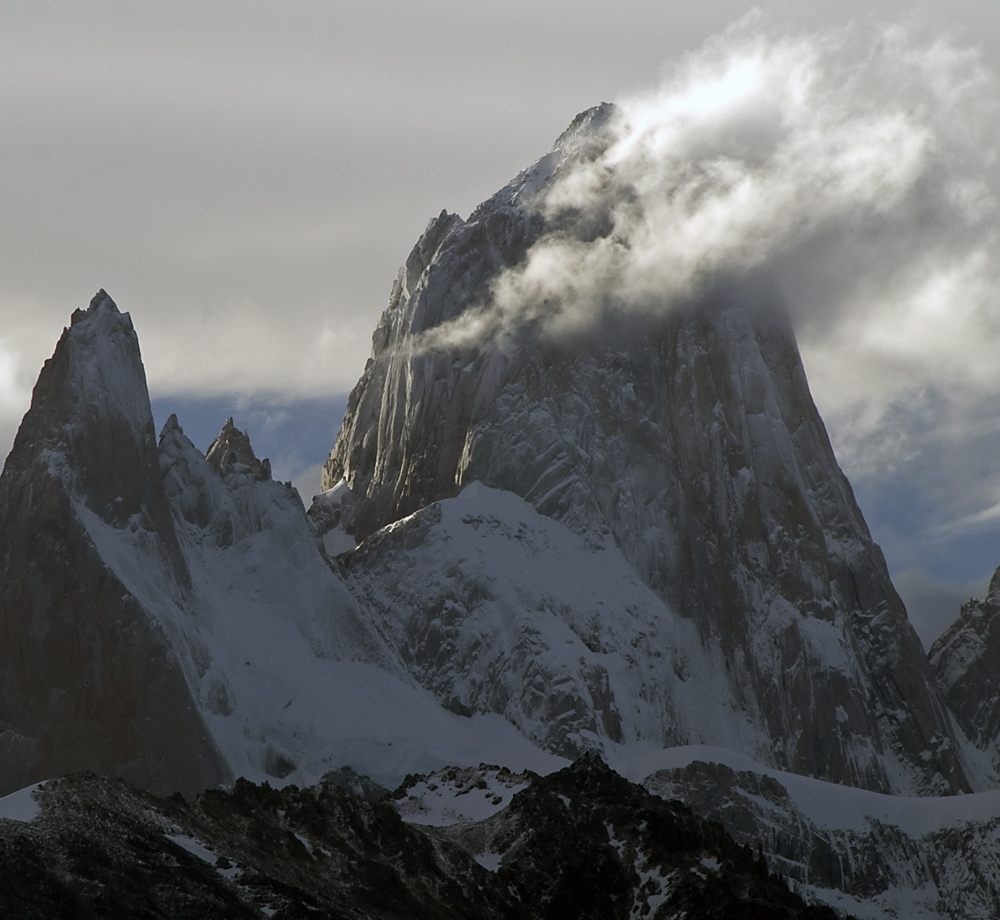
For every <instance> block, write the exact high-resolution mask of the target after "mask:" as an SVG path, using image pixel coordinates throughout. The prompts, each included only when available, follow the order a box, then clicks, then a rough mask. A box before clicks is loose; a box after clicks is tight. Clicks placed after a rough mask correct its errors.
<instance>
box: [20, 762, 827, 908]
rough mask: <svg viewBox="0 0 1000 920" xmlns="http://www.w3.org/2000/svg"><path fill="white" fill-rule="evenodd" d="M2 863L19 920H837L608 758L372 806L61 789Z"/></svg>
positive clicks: (467, 780) (296, 792)
mask: <svg viewBox="0 0 1000 920" xmlns="http://www.w3.org/2000/svg"><path fill="white" fill-rule="evenodd" d="M486 789H488V790H489V792H488V794H487V795H482V794H480V791H481V790H486ZM432 790H433V791H432ZM428 799H433V800H434V801H435V803H436V804H438V805H440V803H441V802H442V801H450V802H452V803H453V804H454V805H455V806H457V807H458V808H460V809H461V808H465V809H466V811H467V810H468V807H467V806H468V804H469V800H470V799H475V805H476V810H477V812H478V813H477V816H476V817H475V818H464V820H462V821H461V822H460V823H458V824H457V825H453V826H451V827H441V826H437V824H438V822H437V820H436V816H435V815H434V814H428V813H427V811H426V810H425V809H424V808H423V806H424V803H425V802H426V801H427V800H428ZM571 804H572V807H570V806H571ZM4 819H6V820H4ZM0 862H2V864H3V867H4V885H2V886H0V914H2V915H3V916H4V917H5V918H16V920H29V918H32V920H33V918H46V920H47V918H50V917H54V916H58V917H60V918H67V920H69V918H73V920H77V918H79V920H88V918H97V917H111V916H114V917H139V916H143V917H145V916H149V917H152V916H157V917H162V916H169V917H172V918H188V917H190V918H203V917H220V918H223V917H224V918H263V917H283V918H298V917H316V918H331V920H333V918H337V920H347V918H350V920H393V918H400V920H402V918H425V920H450V918H454V920H459V918H469V917H477V918H482V920H507V918H510V920H513V918H518V920H561V918H565V917H574V918H580V920H584V918H595V920H598V918H599V920H614V918H623V920H624V918H630V917H637V916H657V917H664V916H669V917H676V916H682V915H683V916H689V917H695V916H705V917H708V916H726V917H732V918H746V920H752V918H764V917H767V918H774V920H795V918H801V920H832V918H833V916H834V915H833V913H832V911H830V910H828V909H824V908H820V907H808V906H806V905H805V904H804V903H803V902H802V900H801V899H800V898H798V897H796V896H795V895H793V894H792V893H791V892H790V891H789V890H788V888H787V886H786V885H785V883H784V881H783V880H782V879H780V878H779V877H777V876H772V875H770V874H769V873H768V871H767V869H766V867H765V866H763V864H762V863H761V861H760V860H758V859H756V858H755V857H754V856H753V854H752V852H751V851H750V850H749V849H748V848H745V847H739V846H737V845H736V844H734V843H733V842H732V840H730V839H729V838H728V837H727V836H726V835H725V834H724V832H723V831H722V830H721V828H719V826H718V825H715V824H711V823H709V822H705V821H702V820H700V819H698V818H696V817H695V816H694V815H692V814H691V813H690V812H689V811H688V810H687V809H685V808H684V807H683V806H682V805H680V804H679V803H676V802H674V803H668V802H664V801H663V800H662V799H660V798H658V797H656V796H653V795H650V794H649V793H648V792H646V791H645V790H643V789H642V788H641V787H639V786H635V785H632V784H630V783H628V782H626V781H625V780H624V779H622V778H621V777H620V776H618V775H617V774H615V773H613V772H612V771H611V770H609V769H608V768H607V767H606V766H604V765H603V764H601V763H600V762H599V761H596V760H583V761H581V762H580V763H579V764H576V765H574V766H573V767H569V768H566V769H564V770H561V771H559V772H558V773H555V774H553V775H551V776H549V777H544V778H542V777H538V776H535V775H533V774H511V773H509V772H508V771H506V770H499V769H498V768H496V767H493V768H489V767H483V768H480V769H477V770H467V771H455V770H452V771H446V772H445V773H443V774H438V775H432V776H414V777H410V778H409V781H408V783H407V785H405V786H404V787H401V788H400V789H399V790H397V792H396V793H395V794H394V797H390V798H386V799H383V800H381V801H378V802H374V803H372V802H366V801H364V800H363V799H361V798H358V797H356V796H353V795H351V794H350V793H348V792H345V791H344V790H342V789H340V788H337V787H336V786H335V785H333V784H329V783H322V784H320V785H318V786H315V787H312V788H309V789H298V788H296V787H294V786H291V787H287V788H286V789H284V790H280V791H279V790H275V789H272V788H271V787H269V786H267V785H263V786H257V785H254V784H252V783H249V782H247V781H246V780H242V779H241V780H239V781H237V783H236V784H235V786H234V787H233V789H232V790H231V791H229V792H220V791H213V792H210V793H207V794H205V795H204V796H201V797H200V798H198V799H197V801H194V802H186V801H184V800H183V799H178V798H177V797H174V798H172V799H157V798H155V797H153V796H151V795H149V794H148V793H141V792H139V791H137V790H134V789H131V788H129V787H128V786H126V785H125V784H124V783H122V782H120V781H119V782H115V781H111V780H108V779H105V778H100V777H96V776H94V775H92V774H90V775H88V774H84V775H77V776H71V777H65V778H62V779H59V780H53V781H51V782H48V783H45V784H42V785H41V786H40V787H38V788H34V789H29V790H26V791H25V792H24V793H23V794H19V795H18V796H17V798H16V799H15V800H13V801H8V800H3V799H0ZM654 912H655V913H654Z"/></svg>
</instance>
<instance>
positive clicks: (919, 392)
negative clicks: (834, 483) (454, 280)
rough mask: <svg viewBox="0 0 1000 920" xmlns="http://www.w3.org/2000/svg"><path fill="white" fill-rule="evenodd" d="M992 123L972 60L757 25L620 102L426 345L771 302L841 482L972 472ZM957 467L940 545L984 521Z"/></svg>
mask: <svg viewBox="0 0 1000 920" xmlns="http://www.w3.org/2000/svg"><path fill="white" fill-rule="evenodd" d="M998 126H1000V84H998V81H997V78H996V76H995V75H994V74H993V73H992V72H991V71H990V70H989V69H988V68H987V67H986V66H985V64H984V62H983V60H982V58H981V56H980V55H979V54H978V53H977V52H975V51H973V50H971V49H970V48H967V47H963V46H960V45H958V44H955V43H952V42H949V41H948V40H945V39H943V38H940V37H937V36H934V37H931V38H927V37H926V36H922V35H921V34H920V33H919V32H918V31H916V30H915V29H911V28H904V27H901V26H889V27H866V28H862V27H850V28H842V29H829V30H825V31H820V32H814V33H792V32H788V31H781V30H774V29H770V28H769V27H767V26H766V25H765V24H764V23H763V19H762V17H759V16H751V17H749V18H748V19H746V20H744V21H743V22H742V23H740V24H738V25H737V26H735V27H733V28H732V29H730V30H728V31H727V32H725V33H724V34H722V35H721V36H719V37H718V38H716V39H714V40H712V41H710V42H709V43H708V44H707V45H706V46H705V47H704V48H702V49H701V50H700V51H698V52H696V53H693V54H691V55H689V56H688V57H686V58H684V59H683V60H682V61H681V62H680V63H679V64H678V65H677V66H676V67H675V68H674V69H673V70H672V71H671V72H670V73H668V75H667V76H666V78H665V80H664V82H663V84H662V85H661V86H660V87H659V88H658V89H657V90H656V91H654V92H652V93H647V94H644V95H637V96H633V97H631V98H627V99H625V100H624V101H623V102H622V103H621V104H620V112H619V114H618V116H617V117H616V118H615V119H614V120H613V121H612V122H611V126H610V129H609V131H610V137H609V139H608V140H607V142H606V145H605V146H604V148H603V152H600V153H599V154H598V155H596V156H594V157H592V158H586V157H584V158H581V159H579V160H578V161H576V162H574V163H572V164H571V166H569V167H567V166H563V167H561V169H560V170H557V172H556V174H555V179H554V180H553V183H552V184H551V185H550V186H549V188H548V189H547V190H546V191H545V192H544V193H543V194H544V198H543V199H542V201H541V202H540V205H539V206H540V207H541V208H543V210H544V211H545V212H546V213H547V214H548V216H549V218H550V219H551V222H552V223H551V225H554V226H556V227H557V228H558V229H557V230H556V231H554V232H552V233H550V234H548V235H546V236H544V237H543V238H542V239H540V240H539V241H538V242H537V243H536V244H535V245H534V247H533V248H532V249H531V250H530V251H529V253H528V255H527V258H526V259H525V261H524V262H523V263H522V264H521V265H519V266H518V267H516V268H514V269H512V270H509V271H507V272H505V273H504V274H503V275H502V276H501V277H500V278H499V280H498V281H497V283H496V284H495V285H494V288H493V291H492V298H493V301H492V303H490V304H488V305H484V307H483V308H482V309H480V310H476V311H472V312H470V314H468V315H466V316H463V317H461V318H460V319H459V320H458V321H457V322H456V323H455V324H453V325H451V326H449V327H447V328H445V329H439V330H435V331H434V333H433V335H432V336H431V337H430V341H431V342H440V341H441V340H442V339H458V340H467V341H468V340H475V339H477V338H479V337H482V336H485V335H491V334H496V333H497V331H498V330H503V329H507V330H512V329H514V328H517V327H519V326H521V325H522V324H524V323H525V322H527V321H529V320H530V321H532V322H534V323H536V324H539V325H540V326H541V328H542V329H543V330H544V331H545V332H547V333H548V334H550V335H557V336H563V335H567V334H572V333H574V332H578V331H580V330H582V329H583V330H585V329H588V328H591V327H593V326H595V325H596V324H600V323H602V322H604V321H605V320H606V319H607V318H608V317H609V316H611V315H613V317H614V319H615V322H616V323H618V324H620V323H621V322H623V321H624V320H627V318H628V317H629V315H632V316H635V317H641V316H648V315H649V314H652V315H654V316H655V315H658V314H660V313H662V312H664V311H669V310H671V309H672V308H674V307H675V306H676V305H677V304H679V303H684V302H691V301H692V300H695V301H696V300H697V299H698V298H699V297H700V296H704V293H705V292H706V291H710V290H716V289H718V287H717V286H718V285H720V284H723V285H724V286H725V287H726V288H727V289H730V290H740V289H741V288H753V289H754V290H760V289H764V290H771V291H777V292H780V293H781V295H783V299H784V300H785V301H786V303H787V306H788V307H789V309H790V310H791V312H792V315H793V319H794V321H795V324H796V327H797V330H798V332H799V335H800V342H801V344H802V350H803V355H804V360H805V364H806V367H807V370H808V373H809V376H810V380H811V383H812V387H813V391H814V395H815V397H816V400H817V403H818V404H819V406H820V409H821V411H822V412H823V413H824V416H825V417H826V419H827V421H828V424H830V427H831V429H832V434H833V438H834V442H835V445H836V447H837V449H838V454H839V456H840V459H841V461H842V463H843V464H844V466H845V468H846V469H847V471H848V473H849V475H852V476H854V477H862V476H884V475H886V474H888V473H892V474H894V475H898V474H900V473H901V472H903V471H905V470H913V471H916V469H917V466H914V464H915V462H916V460H917V459H918V458H920V457H922V456H923V455H925V454H926V455H928V456H930V455H933V456H935V457H937V458H938V459H939V460H942V461H947V462H948V463H949V464H950V465H952V466H961V464H959V463H952V461H951V460H950V459H949V458H950V457H951V455H952V453H953V452H954V451H956V450H958V451H960V450H962V449H963V448H962V445H963V444H965V445H968V449H969V450H972V443H973V441H976V443H977V444H978V445H979V447H982V446H983V445H984V442H983V441H982V438H981V437H980V435H981V432H979V431H978V430H977V425H980V424H982V423H983V422H984V420H985V419H989V418H993V417H994V416H995V413H991V412H989V411H988V408H987V406H986V403H987V402H988V401H990V400H991V399H992V398H993V394H996V393H997V392H1000V361H997V360H996V355H997V354H998V351H1000V319H998V316H1000V312H998V310H997V307H998V303H997V300H998V292H1000V236H998V230H997V228H998V227H1000V202H998V199H997V195H996V189H997V187H998V184H997V180H998V177H1000V173H998V168H997V162H998V153H1000V144H998V141H1000V127H998ZM595 227H601V228H602V229H601V231H600V232H599V233H598V235H597V238H596V239H595V238H593V237H594V234H593V232H592V231H593V228H595ZM949 443H950V444H951V445H952V447H951V448H948V446H947V445H948V444H949ZM962 473H963V477H962V478H961V479H960V480H956V481H955V482H954V483H952V488H948V487H945V486H942V484H941V483H940V482H928V483H927V484H926V487H927V489H928V490H930V491H933V492H934V493H935V495H936V496H937V497H938V498H939V499H940V502H941V504H940V505H939V506H936V507H934V508H933V509H932V510H931V511H930V512H929V516H928V518H927V521H926V522H925V523H926V526H927V527H928V528H932V529H936V530H937V531H938V535H939V536H940V535H943V534H945V532H946V530H947V528H949V527H950V528H952V530H953V531H954V529H955V528H960V527H962V526H963V522H965V524H967V525H968V526H969V527H972V526H974V525H978V524H980V523H981V517H982V515H980V517H976V511H977V508H976V505H977V503H980V502H982V501H983V497H984V492H988V491H989V489H988V488H986V487H985V486H986V484H985V483H984V481H983V480H984V477H985V475H986V473H985V470H981V471H980V472H979V473H978V474H977V473H976V472H975V471H973V470H971V469H969V468H967V467H964V468H963V469H962ZM921 474H922V475H927V476H929V477H933V476H934V475H935V474H934V471H933V470H932V469H931V468H930V467H926V466H925V467H922V468H921ZM997 483H998V488H997V489H996V490H995V492H996V494H997V495H1000V478H998V479H997ZM994 500H995V499H994ZM994 500H991V501H989V504H990V505H992V504H993V501H994ZM978 510H979V511H981V510H982V509H981V508H979V509H978ZM991 513H992V512H988V513H986V516H987V517H989V514H991Z"/></svg>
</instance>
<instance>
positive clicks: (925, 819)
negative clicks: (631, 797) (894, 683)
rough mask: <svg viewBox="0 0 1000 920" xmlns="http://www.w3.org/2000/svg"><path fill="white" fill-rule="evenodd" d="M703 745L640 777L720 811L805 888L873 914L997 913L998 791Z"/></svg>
mask: <svg viewBox="0 0 1000 920" xmlns="http://www.w3.org/2000/svg"><path fill="white" fill-rule="evenodd" d="M706 755H709V756H711V755H712V752H702V751H695V752H692V753H691V754H690V755H689V757H690V760H689V762H687V763H683V764H682V765H681V764H678V765H676V766H673V767H671V768H669V769H661V770H656V771H654V772H653V773H652V775H650V776H649V777H647V778H646V780H645V781H644V783H643V785H645V786H646V788H647V789H649V790H650V791H652V792H654V793H656V794H658V795H661V796H663V797H664V798H666V799H668V800H672V799H674V798H678V799H680V800H681V801H683V802H684V803H685V804H686V805H688V807H690V808H691V809H692V811H694V813H695V814H697V815H698V816H699V817H702V818H705V819H707V820H709V821H718V822H719V823H720V824H722V825H723V826H724V827H725V828H726V830H727V832H728V833H730V834H731V835H732V836H733V838H734V839H735V840H736V841H737V842H738V843H741V844H744V845H747V846H750V847H752V848H754V849H755V850H759V851H760V852H761V854H762V855H763V856H764V858H765V859H766V860H767V863H768V865H769V866H770V867H771V868H772V869H773V870H774V871H776V872H779V873H780V874H781V875H783V876H784V877H786V878H787V879H788V880H789V882H790V883H791V885H792V888H793V890H794V891H796V893H798V894H800V895H802V896H803V897H804V898H806V899H807V900H809V901H811V902H817V901H818V902H821V903H825V904H828V905H830V906H831V907H833V908H835V909H837V910H838V911H844V912H849V913H852V914H855V915H857V916H858V917H870V918H872V920H876V918H877V920H909V918H911V917H916V916H919V917H926V918H928V920H952V918H957V917H961V918H963V920H992V918H993V917H996V916H997V911H998V909H1000V877H998V874H997V864H998V859H1000V842H998V840H1000V838H998V832H1000V794H998V793H997V792H996V791H991V792H982V793H975V794H973V795H967V796H948V797H942V798H905V797H892V796H884V795H878V794H876V793H871V792H867V791H865V790H858V789H848V788H846V787H842V786H831V785H830V784H826V783H822V782H819V781H817V780H811V779H806V778H805V777H798V776H791V775H789V774H782V773H779V772H777V771H768V770H763V769H761V768H760V767H755V766H754V765H753V764H750V763H747V762H743V763H740V762H739V760H740V759H739V758H737V757H734V756H733V755H731V754H730V755H727V754H726V753H725V752H715V756H716V757H718V760H709V759H708V757H707V756H706ZM701 757H705V759H701ZM676 759H677V760H683V752H680V751H678V752H677V758H676ZM727 760H728V761H731V762H730V763H727V762H726V761H727Z"/></svg>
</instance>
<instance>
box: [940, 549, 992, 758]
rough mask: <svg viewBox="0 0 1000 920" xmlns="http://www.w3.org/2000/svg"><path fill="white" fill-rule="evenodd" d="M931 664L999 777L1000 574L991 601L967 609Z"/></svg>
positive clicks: (948, 698)
mask: <svg viewBox="0 0 1000 920" xmlns="http://www.w3.org/2000/svg"><path fill="white" fill-rule="evenodd" d="M930 661H931V665H932V667H933V668H934V672H935V674H936V676H937V681H938V686H939V687H940V688H941V695H942V696H943V698H944V699H945V701H946V702H947V704H948V706H949V707H950V708H951V711H952V712H953V713H954V715H955V722H956V723H957V724H958V726H959V728H960V730H961V731H962V732H963V733H964V734H965V736H966V737H967V738H969V739H970V741H971V742H972V744H973V745H975V747H976V748H977V749H978V750H979V751H982V752H983V754H984V755H985V757H986V758H987V759H988V763H989V765H990V766H991V767H992V768H993V770H998V771H1000V569H998V570H997V571H996V572H995V573H994V574H993V578H992V579H991V580H990V585H989V589H988V590H987V592H986V597H984V598H983V599H982V600H975V599H973V600H970V601H968V603H966V604H963V605H962V609H961V610H960V611H959V615H958V617H957V618H956V620H955V622H954V623H952V624H951V626H949V627H948V629H946V630H945V631H944V633H942V635H941V636H939V637H938V639H937V640H936V641H935V642H934V644H933V645H932V646H931V650H930Z"/></svg>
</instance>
